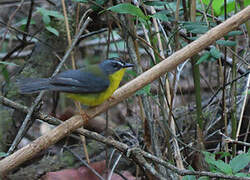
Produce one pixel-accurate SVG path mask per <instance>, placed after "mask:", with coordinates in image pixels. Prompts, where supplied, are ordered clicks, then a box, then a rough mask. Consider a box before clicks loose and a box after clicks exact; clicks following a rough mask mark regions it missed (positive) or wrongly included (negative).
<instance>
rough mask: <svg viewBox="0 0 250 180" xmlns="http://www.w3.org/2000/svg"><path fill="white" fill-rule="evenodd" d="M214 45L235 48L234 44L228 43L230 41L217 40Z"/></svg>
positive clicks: (232, 42)
mask: <svg viewBox="0 0 250 180" xmlns="http://www.w3.org/2000/svg"><path fill="white" fill-rule="evenodd" d="M216 44H219V45H222V46H236V42H235V41H230V40H217V41H216Z"/></svg>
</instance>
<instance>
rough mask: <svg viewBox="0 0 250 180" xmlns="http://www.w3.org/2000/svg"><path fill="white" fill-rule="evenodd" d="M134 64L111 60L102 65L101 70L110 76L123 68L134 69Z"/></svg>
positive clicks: (116, 59)
mask: <svg viewBox="0 0 250 180" xmlns="http://www.w3.org/2000/svg"><path fill="white" fill-rule="evenodd" d="M133 66H134V65H133V64H130V63H126V62H124V61H123V60H121V59H120V58H110V59H106V60H104V61H102V62H101V63H100V67H101V69H102V70H103V71H104V72H105V73H106V74H108V75H110V74H113V73H115V72H116V71H119V70H120V69H122V68H127V67H133Z"/></svg>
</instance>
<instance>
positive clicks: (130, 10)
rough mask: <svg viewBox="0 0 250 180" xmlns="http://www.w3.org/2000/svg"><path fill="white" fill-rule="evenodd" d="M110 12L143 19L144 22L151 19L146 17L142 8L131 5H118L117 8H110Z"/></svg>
mask: <svg viewBox="0 0 250 180" xmlns="http://www.w3.org/2000/svg"><path fill="white" fill-rule="evenodd" d="M108 10H110V11H113V12H117V13H121V14H130V15H133V16H136V17H138V18H141V19H142V20H144V21H147V20H149V17H148V16H145V15H144V14H143V12H142V10H141V9H140V8H138V7H136V6H134V5H132V4H129V3H122V4H118V5H116V6H113V7H110V8H108Z"/></svg>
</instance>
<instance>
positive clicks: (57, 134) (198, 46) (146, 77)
mask: <svg viewBox="0 0 250 180" xmlns="http://www.w3.org/2000/svg"><path fill="white" fill-rule="evenodd" d="M249 18H250V6H248V7H247V8H245V9H244V10H242V11H241V12H239V13H237V14H236V15H234V16H232V17H231V18H229V19H228V20H226V21H225V22H223V23H221V24H220V25H218V26H216V27H215V28H213V29H211V30H210V31H208V32H207V33H206V34H204V35H202V36H201V37H200V38H199V39H197V40H196V41H194V42H192V43H190V44H189V45H187V46H185V47H184V48H182V49H181V50H179V51H177V52H176V53H174V54H172V55H171V56H170V57H168V58H167V59H165V60H163V61H162V62H160V63H159V64H157V65H155V66H154V67H153V68H151V69H149V70H148V71H146V72H144V73H143V74H141V75H140V76H138V77H137V78H135V79H134V80H132V81H130V82H129V83H127V84H125V85H124V86H122V87H121V88H119V89H118V90H117V91H116V92H115V93H114V95H113V100H112V101H107V102H105V103H103V104H101V105H100V106H97V107H95V108H92V109H88V110H87V114H88V116H89V117H90V118H93V117H94V116H96V115H98V114H100V113H101V112H104V111H105V110H107V109H108V108H109V107H111V106H114V105H116V104H117V103H119V102H121V101H122V100H124V99H125V98H127V97H129V96H131V95H132V94H133V93H134V92H136V91H137V90H139V89H141V88H142V87H144V86H145V85H147V84H149V83H151V82H152V81H154V80H155V79H157V78H159V77H160V76H161V75H163V74H164V73H166V72H168V71H171V70H172V69H174V68H175V67H176V66H177V65H178V64H180V63H183V62H184V61H185V60H186V59H188V58H190V57H192V56H193V55H195V54H197V53H198V52H200V51H202V50H203V49H204V48H206V47H207V46H209V45H210V44H212V43H213V42H214V41H216V40H218V39H219V38H221V37H223V36H224V35H226V34H227V33H228V32H230V31H232V30H233V29H235V28H237V27H238V26H239V25H240V24H242V23H244V22H245V21H247V20H248V19H249ZM83 124H84V121H83V120H82V119H81V118H71V119H69V120H67V121H66V122H64V123H62V124H61V125H59V126H58V127H56V128H55V129H53V130H52V131H50V132H48V134H46V135H43V136H41V137H39V138H38V139H36V140H35V141H33V142H32V143H30V144H29V145H27V146H25V147H23V148H22V149H19V150H18V151H16V152H15V153H13V154H12V155H10V156H8V157H6V158H4V159H3V160H1V161H0V174H4V173H7V172H8V171H10V170H11V169H13V168H15V167H17V166H19V165H20V164H22V163H23V162H25V161H27V160H28V159H31V158H33V157H34V156H35V155H36V154H37V153H39V152H40V151H42V150H44V149H46V148H48V147H49V146H50V145H52V144H55V143H56V142H57V141H59V140H60V139H61V138H63V137H65V136H66V135H68V134H69V133H71V132H72V131H74V130H76V129H78V128H79V127H81V126H82V125H83Z"/></svg>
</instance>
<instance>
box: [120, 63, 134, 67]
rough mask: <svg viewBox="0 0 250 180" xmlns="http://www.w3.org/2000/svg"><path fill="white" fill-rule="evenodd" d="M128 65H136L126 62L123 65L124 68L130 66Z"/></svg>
mask: <svg viewBox="0 0 250 180" xmlns="http://www.w3.org/2000/svg"><path fill="white" fill-rule="evenodd" d="M128 67H134V64H130V63H125V64H124V65H123V68H128Z"/></svg>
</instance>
